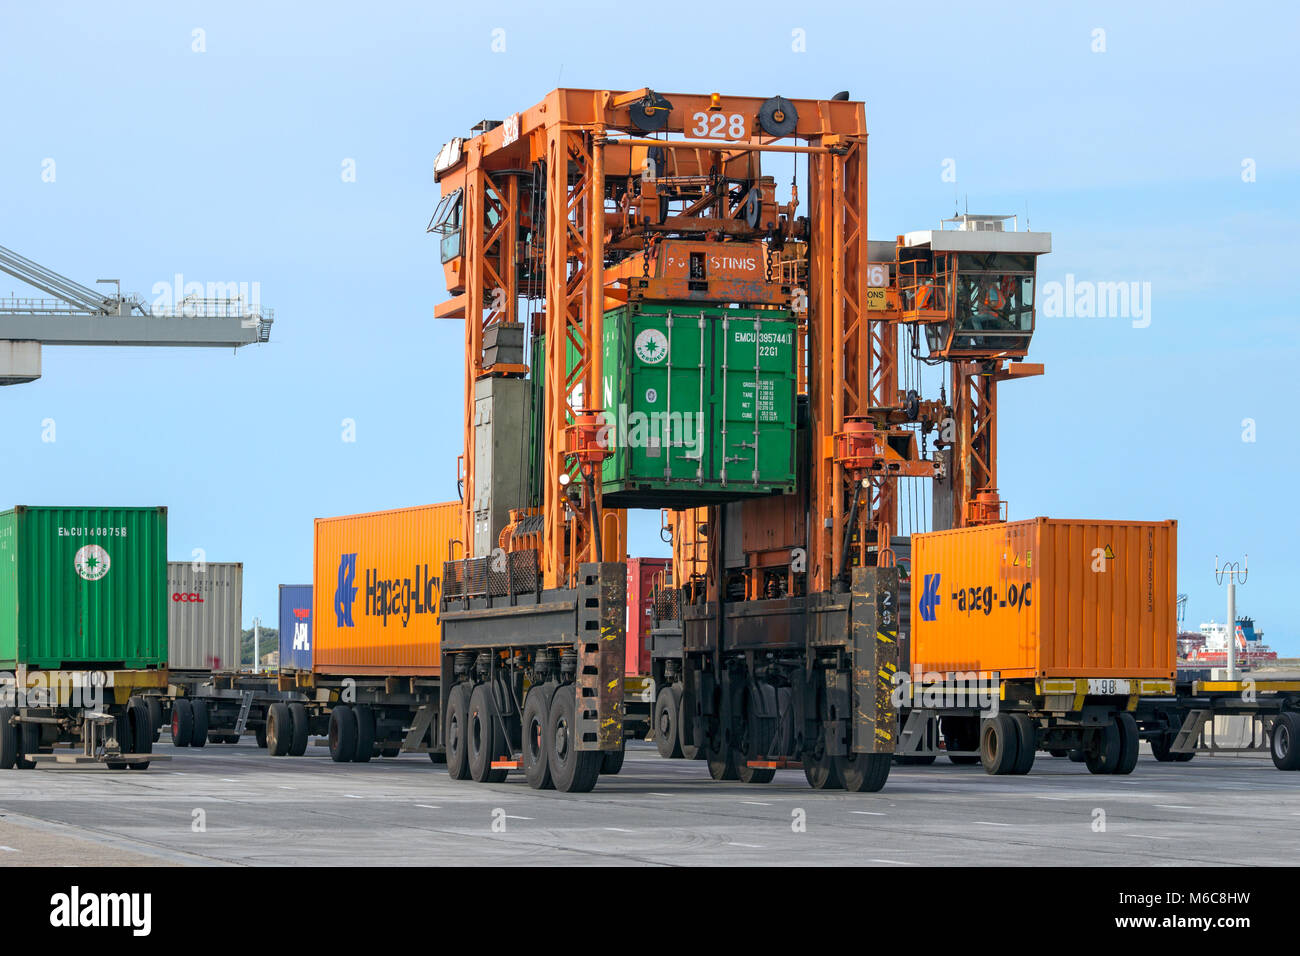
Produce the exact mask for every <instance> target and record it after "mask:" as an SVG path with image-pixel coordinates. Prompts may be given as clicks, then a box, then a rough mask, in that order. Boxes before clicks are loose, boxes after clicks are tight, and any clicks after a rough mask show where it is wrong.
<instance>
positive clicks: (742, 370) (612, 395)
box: [602, 303, 795, 507]
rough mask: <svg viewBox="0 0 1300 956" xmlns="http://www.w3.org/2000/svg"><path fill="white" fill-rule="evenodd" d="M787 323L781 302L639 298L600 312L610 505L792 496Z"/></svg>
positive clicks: (791, 350) (790, 329)
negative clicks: (734, 305)
mask: <svg viewBox="0 0 1300 956" xmlns="http://www.w3.org/2000/svg"><path fill="white" fill-rule="evenodd" d="M794 339H795V323H794V321H793V319H792V317H791V316H790V314H789V313H787V312H783V311H778V310H761V309H722V308H706V307H701V306H699V305H697V304H691V303H682V304H677V305H674V304H669V303H639V304H637V305H633V306H625V307H623V308H620V309H615V310H612V311H610V312H608V313H606V316H605V333H604V379H605V380H604V383H603V384H604V392H605V394H604V409H605V417H606V421H607V423H608V426H609V428H608V440H609V445H610V450H611V452H612V454H611V456H610V457H609V458H607V459H606V460H605V463H604V466H603V470H602V478H603V491H604V494H605V497H606V499H607V503H609V504H610V505H614V506H621V507H688V506H691V505H693V504H704V503H707V502H709V501H723V500H728V499H732V498H738V497H745V496H750V495H767V494H772V493H774V492H790V491H792V490H793V488H794V480H795V346H794Z"/></svg>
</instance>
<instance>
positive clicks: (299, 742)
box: [286, 700, 311, 757]
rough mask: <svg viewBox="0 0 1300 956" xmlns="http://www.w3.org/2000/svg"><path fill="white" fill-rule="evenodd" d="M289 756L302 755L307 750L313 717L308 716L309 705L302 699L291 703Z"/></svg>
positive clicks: (287, 725)
mask: <svg viewBox="0 0 1300 956" xmlns="http://www.w3.org/2000/svg"><path fill="white" fill-rule="evenodd" d="M286 727H287V728H288V730H289V756H290V757H301V756H302V755H303V754H305V753H306V752H307V738H308V736H309V735H310V731H311V719H310V718H309V717H308V716H307V705H306V704H304V703H302V702H300V701H296V700H295V701H293V702H292V703H290V704H289V723H288V724H286Z"/></svg>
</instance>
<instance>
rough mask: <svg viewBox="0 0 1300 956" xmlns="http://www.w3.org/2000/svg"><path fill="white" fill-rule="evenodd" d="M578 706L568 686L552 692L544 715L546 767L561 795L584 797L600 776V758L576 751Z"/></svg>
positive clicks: (572, 688)
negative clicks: (549, 704) (570, 794)
mask: <svg viewBox="0 0 1300 956" xmlns="http://www.w3.org/2000/svg"><path fill="white" fill-rule="evenodd" d="M577 716H578V702H577V696H576V692H575V691H574V687H573V685H572V684H565V685H564V686H563V687H561V688H559V689H558V690H556V692H555V695H554V696H553V697H552V698H551V706H550V708H549V709H548V711H547V714H546V737H545V740H546V763H547V766H548V767H550V770H551V780H552V781H553V782H554V783H555V789H556V790H559V791H560V792H561V793H587V792H588V791H590V790H591V789H592V788H593V787H594V786H596V780H597V778H598V777H599V776H600V766H601V764H602V763H603V762H604V755H603V754H602V753H601V752H600V751H599V750H578V749H577V743H578V720H577Z"/></svg>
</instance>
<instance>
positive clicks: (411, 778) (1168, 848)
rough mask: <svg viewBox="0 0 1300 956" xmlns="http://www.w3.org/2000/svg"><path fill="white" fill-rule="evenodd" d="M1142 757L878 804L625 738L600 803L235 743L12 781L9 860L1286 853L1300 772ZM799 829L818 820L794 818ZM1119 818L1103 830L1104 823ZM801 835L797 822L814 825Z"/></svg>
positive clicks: (1006, 860)
mask: <svg viewBox="0 0 1300 956" xmlns="http://www.w3.org/2000/svg"><path fill="white" fill-rule="evenodd" d="M1143 750H1144V753H1143V756H1142V759H1141V761H1140V762H1139V764H1138V768H1137V770H1136V771H1135V772H1134V773H1133V775H1132V776H1130V777H1094V776H1091V775H1090V774H1088V772H1087V770H1086V769H1085V768H1084V767H1083V765H1082V764H1073V763H1070V762H1069V761H1067V760H1063V759H1053V758H1051V757H1048V756H1047V755H1040V757H1039V759H1038V760H1037V762H1036V763H1035V765H1034V770H1033V772H1032V773H1031V775H1030V776H1028V777H990V776H988V775H986V774H985V773H984V771H983V770H982V769H981V768H980V767H978V766H975V767H955V766H952V765H950V764H948V763H947V762H946V761H945V760H943V759H940V761H939V762H937V763H936V764H934V765H933V766H931V767H903V766H898V767H894V768H893V771H892V772H891V774H890V778H889V783H888V785H887V787H886V789H885V790H884V791H883V792H882V793H880V794H874V795H871V794H854V795H850V794H846V793H844V792H843V791H840V792H834V791H823V792H816V791H813V790H811V789H810V788H809V787H808V786H807V785H806V784H805V783H804V779H803V774H802V772H800V771H797V770H783V771H778V773H777V776H776V780H775V781H774V782H773V783H771V784H768V785H765V786H755V785H751V786H746V785H744V784H740V783H718V782H715V781H712V780H710V779H709V777H708V771H707V768H706V766H705V764H704V763H703V762H686V761H681V760H673V761H668V760H663V759H662V758H660V757H659V756H658V755H657V753H656V752H655V750H654V747H653V745H652V744H648V743H640V742H634V743H632V744H630V745H629V749H628V756H627V761H626V763H625V765H624V768H623V772H622V773H621V774H620V775H618V776H616V777H602V778H601V780H600V784H599V785H598V787H597V789H596V790H595V791H594V792H592V793H589V794H584V795H581V796H579V795H576V794H567V795H566V794H557V793H554V792H546V791H535V790H530V789H529V788H528V786H527V784H526V783H525V782H524V780H523V778H522V775H512V778H511V779H510V780H509V781H507V782H506V783H504V784H495V785H492V784H489V785H482V784H474V783H469V782H465V783H457V782H453V781H451V780H449V779H448V777H447V775H446V772H445V769H444V768H442V767H441V766H439V767H434V766H433V765H431V764H430V763H429V761H428V759H427V758H425V757H424V756H421V755H414V754H411V755H403V756H401V757H399V758H397V759H393V760H380V759H376V760H374V761H372V762H371V763H369V764H335V763H333V762H332V761H331V760H330V759H329V755H328V752H327V751H326V750H325V749H324V748H322V747H317V746H313V747H311V748H309V750H308V753H307V756H305V757H300V758H289V757H286V758H272V757H269V756H268V755H267V754H266V752H265V751H263V750H258V749H257V748H256V746H254V745H253V742H252V741H251V740H245V741H244V742H242V743H241V744H239V745H237V746H223V745H210V746H208V747H206V748H204V749H202V750H197V751H196V750H184V749H175V748H173V747H171V746H170V744H169V743H167V741H166V738H164V740H163V742H162V743H160V744H158V745H157V746H156V748H155V751H156V752H157V753H160V754H167V755H170V756H171V757H172V758H173V759H172V760H171V761H166V762H158V763H155V764H154V766H153V767H152V768H151V769H150V770H148V771H145V772H142V773H137V772H121V771H119V772H104V771H100V770H85V771H82V770H30V771H9V772H6V773H3V774H0V865H17V864H27V865H32V864H48V865H68V864H72V865H100V864H116V865H128V864H129V865H139V864H153V865H167V864H181V865H194V864H200V865H202V864H248V865H303V864H308V865H310V864H325V865H335V864H337V865H349V864H378V865H386V864H407V865H410V864H434V865H444V864H447V865H474V864H524V865H530V864H568V865H575V864H576V865H583V864H646V865H654V864H665V865H667V864H690V865H718V864H742V865H745V864H748V865H754V864H780V865H785V866H789V865H792V864H822V865H845V864H862V865H874V866H908V865H935V866H952V865H955V864H956V865H961V864H993V865H997V864H1016V865H1039V864H1058V865H1060V864H1066V865H1071V864H1073V865H1090V866H1116V865H1119V866H1135V865H1153V866H1186V865H1195V864H1211V865H1213V864H1248V865H1249V864H1273V865H1279V864H1289V863H1291V862H1292V861H1293V857H1294V847H1295V844H1296V840H1297V836H1298V835H1300V804H1297V802H1296V801H1295V800H1294V799H1293V795H1294V793H1295V790H1296V787H1297V785H1298V784H1300V779H1298V775H1296V774H1289V773H1281V772H1279V771H1277V770H1275V769H1274V768H1273V765H1272V763H1271V762H1270V761H1269V760H1268V758H1267V757H1254V756H1249V757H1213V758H1210V757H1206V756H1204V755H1199V756H1197V758H1196V760H1195V761H1193V762H1192V763H1190V764H1161V763H1157V762H1156V761H1155V760H1153V759H1152V758H1151V757H1150V755H1149V753H1148V752H1146V748H1145V745H1144V747H1143ZM801 821H802V823H803V826H802V827H801V826H799V824H800V822H801ZM1101 822H1104V830H1100V829H1099V827H1100V823H1101ZM800 831H801V832H800Z"/></svg>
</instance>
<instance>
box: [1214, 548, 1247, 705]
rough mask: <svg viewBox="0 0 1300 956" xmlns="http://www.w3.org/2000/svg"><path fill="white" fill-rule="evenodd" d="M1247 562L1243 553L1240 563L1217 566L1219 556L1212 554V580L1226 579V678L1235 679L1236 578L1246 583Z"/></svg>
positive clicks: (1218, 581)
mask: <svg viewBox="0 0 1300 956" xmlns="http://www.w3.org/2000/svg"><path fill="white" fill-rule="evenodd" d="M1249 562H1250V555H1245V556H1243V558H1242V561H1241V563H1240V564H1238V563H1237V562H1236V561H1226V562H1224V564H1223V567H1219V556H1218V555H1217V554H1216V555H1215V556H1214V580H1215V581H1216V582H1217V583H1219V584H1222V583H1223V579H1224V578H1227V579H1228V680H1236V679H1237V579H1238V578H1240V579H1241V583H1242V584H1245V583H1246V575H1247V573H1248V572H1249V570H1250V569H1249V567H1248V565H1249Z"/></svg>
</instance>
